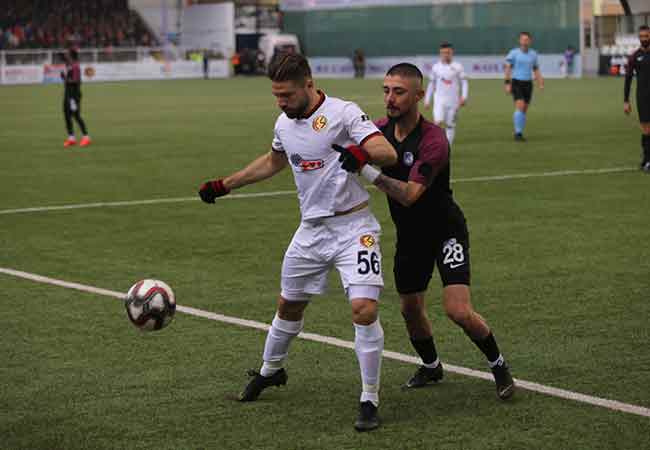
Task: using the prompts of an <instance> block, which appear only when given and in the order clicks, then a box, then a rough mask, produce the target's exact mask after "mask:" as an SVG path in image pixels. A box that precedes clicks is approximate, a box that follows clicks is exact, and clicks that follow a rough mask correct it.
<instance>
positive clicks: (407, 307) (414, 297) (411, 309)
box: [400, 294, 424, 322]
mask: <svg viewBox="0 0 650 450" xmlns="http://www.w3.org/2000/svg"><path fill="white" fill-rule="evenodd" d="M400 300H401V301H400V310H401V313H402V317H403V318H404V320H405V321H407V322H410V321H413V320H417V319H419V318H420V317H422V314H423V313H424V301H423V299H422V298H421V296H420V295H418V294H405V295H400Z"/></svg>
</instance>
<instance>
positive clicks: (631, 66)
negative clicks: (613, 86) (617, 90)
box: [624, 48, 650, 102]
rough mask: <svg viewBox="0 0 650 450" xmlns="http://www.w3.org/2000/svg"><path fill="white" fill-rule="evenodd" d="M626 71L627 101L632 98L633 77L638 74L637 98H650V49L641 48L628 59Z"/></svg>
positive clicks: (625, 93) (646, 99)
mask: <svg viewBox="0 0 650 450" xmlns="http://www.w3.org/2000/svg"><path fill="white" fill-rule="evenodd" d="M625 69H626V71H625V92H624V95H625V101H626V102H627V101H629V100H630V88H631V86H632V78H633V77H634V76H635V75H636V80H637V81H636V83H637V84H636V96H637V100H639V101H641V99H643V101H648V98H650V50H644V49H643V48H639V49H638V50H637V51H635V52H634V53H632V54H631V55H630V57H629V58H628V60H627V66H626V68H625Z"/></svg>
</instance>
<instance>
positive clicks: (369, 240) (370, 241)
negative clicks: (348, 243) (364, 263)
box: [359, 234, 375, 248]
mask: <svg viewBox="0 0 650 450" xmlns="http://www.w3.org/2000/svg"><path fill="white" fill-rule="evenodd" d="M359 241H360V242H361V245H363V246H364V247H366V248H370V247H372V246H373V245H375V237H374V236H373V235H372V234H364V235H363V236H361V239H360V240H359Z"/></svg>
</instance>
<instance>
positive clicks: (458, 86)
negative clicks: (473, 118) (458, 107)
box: [426, 61, 469, 104]
mask: <svg viewBox="0 0 650 450" xmlns="http://www.w3.org/2000/svg"><path fill="white" fill-rule="evenodd" d="M429 78H430V79H431V81H430V83H429V86H428V87H427V94H426V101H427V102H429V101H430V99H431V94H433V93H434V92H435V96H434V99H433V101H434V103H445V104H456V103H458V101H459V100H460V97H461V96H462V97H463V98H465V99H467V94H468V90H469V86H468V83H467V76H466V75H465V69H464V68H463V66H462V64H460V63H457V62H453V61H452V62H451V63H449V64H445V63H443V62H442V61H438V62H437V63H435V64H434V65H433V67H432V68H431V74H430V75H429Z"/></svg>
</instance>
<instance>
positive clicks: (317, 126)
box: [311, 114, 327, 132]
mask: <svg viewBox="0 0 650 450" xmlns="http://www.w3.org/2000/svg"><path fill="white" fill-rule="evenodd" d="M326 126H327V117H325V116H323V115H322V114H321V115H320V116H318V117H316V118H315V119H314V121H313V122H312V123H311V127H312V128H313V129H314V131H316V132H319V131H320V130H322V129H323V128H325V127H326Z"/></svg>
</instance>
